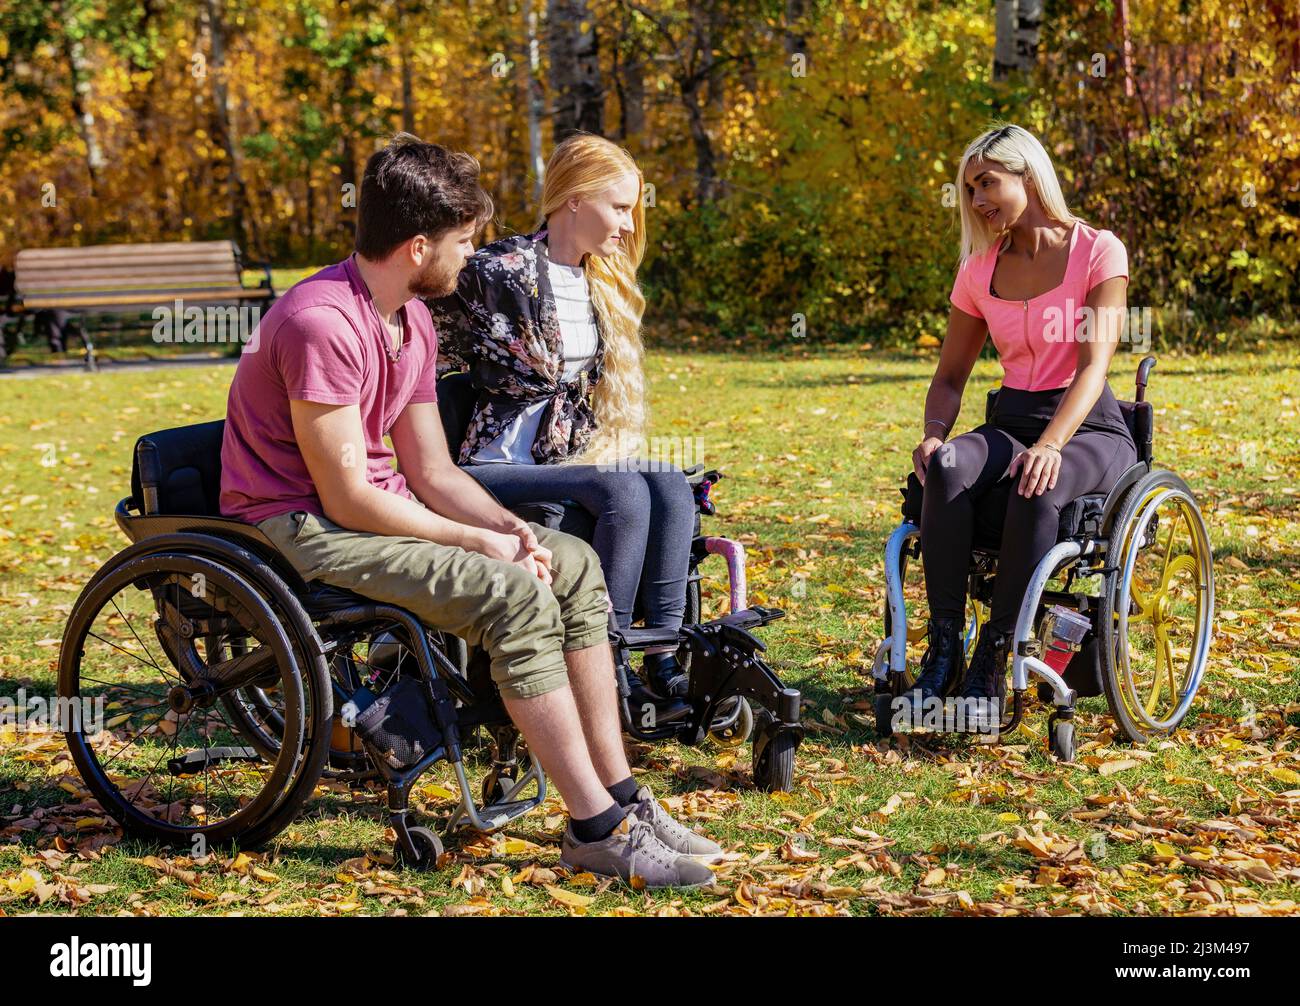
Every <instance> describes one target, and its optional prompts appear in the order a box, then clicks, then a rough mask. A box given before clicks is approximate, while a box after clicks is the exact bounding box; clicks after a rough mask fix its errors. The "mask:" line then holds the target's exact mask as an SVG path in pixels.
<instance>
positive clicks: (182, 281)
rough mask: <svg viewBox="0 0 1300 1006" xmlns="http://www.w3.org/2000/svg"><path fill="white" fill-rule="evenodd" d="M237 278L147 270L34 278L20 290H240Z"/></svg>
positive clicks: (194, 271)
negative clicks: (131, 272)
mask: <svg viewBox="0 0 1300 1006" xmlns="http://www.w3.org/2000/svg"><path fill="white" fill-rule="evenodd" d="M239 285H240V282H239V275H238V274H237V273H235V272H233V271H230V270H227V271H225V272H213V271H212V270H210V269H206V270H199V269H183V270H182V269H175V270H170V271H162V272H157V271H153V270H150V271H149V272H148V273H137V274H136V275H134V276H123V275H120V274H114V273H105V272H103V271H96V272H94V273H78V274H75V275H71V276H69V275H66V274H60V275H55V274H47V275H41V276H37V277H31V276H24V277H23V282H22V284H21V286H20V287H19V289H21V290H22V291H23V293H35V292H37V291H42V292H47V293H48V292H50V291H54V290H69V291H72V290H81V291H85V290H112V289H114V288H116V287H123V286H128V287H137V288H138V287H141V286H154V287H169V286H177V287H185V286H239Z"/></svg>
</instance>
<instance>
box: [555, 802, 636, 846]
mask: <svg viewBox="0 0 1300 1006" xmlns="http://www.w3.org/2000/svg"><path fill="white" fill-rule="evenodd" d="M625 817H627V808H626V807H620V806H619V805H618V804H614V806H612V807H610V808H609V810H602V811H601V812H600V813H599V814H597V815H596V816H595V817H584V818H582V819H581V820H579V819H578V818H576V817H575V818H572V819H571V820H570V821H569V827H571V828H572V829H573V837H574V838H576V839H577V840H578V841H579V842H584V843H585V842H599V841H600V840H601V839H602V838H608V837H609V836H610V834H611V833H612V832H613V831H614V829H615V828H617V827H618V826H619V825H620V824H621V823H622V821H623V818H625Z"/></svg>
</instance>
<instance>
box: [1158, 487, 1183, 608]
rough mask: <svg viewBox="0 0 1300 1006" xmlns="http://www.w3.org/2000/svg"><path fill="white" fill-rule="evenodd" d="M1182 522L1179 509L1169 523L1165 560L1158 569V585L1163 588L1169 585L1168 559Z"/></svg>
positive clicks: (1180, 508)
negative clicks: (1175, 535)
mask: <svg viewBox="0 0 1300 1006" xmlns="http://www.w3.org/2000/svg"><path fill="white" fill-rule="evenodd" d="M1182 522H1183V508H1182V507H1179V508H1178V510H1177V512H1176V515H1175V517H1174V519H1173V520H1172V521H1170V522H1169V540H1168V541H1166V542H1165V558H1164V562H1163V563H1162V564H1161V567H1160V585H1161V587H1162V588H1163V587H1164V586H1165V585H1167V584H1168V583H1169V557H1170V556H1171V555H1172V554H1173V551H1174V532H1176V531H1177V530H1178V525H1179V524H1181V523H1182Z"/></svg>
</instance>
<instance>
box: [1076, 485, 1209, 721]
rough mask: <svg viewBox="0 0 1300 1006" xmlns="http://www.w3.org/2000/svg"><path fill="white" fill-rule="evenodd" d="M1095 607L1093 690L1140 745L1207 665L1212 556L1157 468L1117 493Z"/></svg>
mask: <svg viewBox="0 0 1300 1006" xmlns="http://www.w3.org/2000/svg"><path fill="white" fill-rule="evenodd" d="M1106 564H1107V565H1108V566H1111V567H1114V569H1115V572H1113V573H1111V574H1109V575H1108V576H1107V582H1106V585H1105V589H1103V590H1102V595H1101V599H1100V603H1099V605H1098V609H1097V624H1098V626H1099V628H1100V632H1101V634H1102V641H1101V648H1100V656H1101V679H1102V680H1101V683H1102V686H1103V689H1104V690H1105V693H1106V701H1107V703H1108V704H1109V705H1110V710H1111V714H1112V715H1113V716H1114V717H1115V722H1116V724H1117V725H1118V726H1119V728H1120V730H1121V731H1122V732H1123V734H1124V735H1125V736H1126V737H1127V738H1128V739H1129V740H1130V741H1132V742H1134V743H1137V744H1143V743H1145V742H1146V741H1147V740H1149V739H1150V738H1152V737H1159V736H1163V735H1166V734H1169V733H1172V732H1173V731H1174V730H1175V729H1177V727H1178V725H1179V723H1181V722H1182V720H1183V719H1184V717H1186V715H1187V713H1188V712H1189V711H1190V709H1191V705H1192V702H1193V700H1194V699H1195V697H1196V692H1197V690H1198V688H1199V687H1200V683H1201V679H1202V677H1203V676H1204V673H1205V667H1206V664H1207V662H1208V659H1209V648H1210V641H1211V635H1212V630H1213V619H1214V556H1213V553H1212V550H1211V547H1210V541H1209V535H1208V533H1207V532H1206V528H1205V522H1204V520H1203V519H1202V518H1201V513H1200V510H1199V509H1198V508H1197V506H1196V501H1195V500H1194V499H1193V497H1192V493H1191V490H1190V489H1189V488H1188V487H1187V484H1186V483H1185V482H1184V481H1183V480H1182V479H1180V478H1179V477H1178V476H1177V475H1175V474H1174V473H1173V472H1171V471H1166V470H1164V469H1156V470H1154V471H1152V472H1150V473H1148V474H1147V475H1146V476H1144V477H1143V478H1142V479H1141V480H1140V481H1139V482H1138V483H1137V484H1136V485H1135V486H1133V488H1132V489H1130V490H1129V491H1128V493H1126V494H1125V496H1124V499H1123V501H1122V502H1121V503H1120V506H1119V509H1118V510H1117V512H1116V516H1115V519H1114V521H1113V522H1112V524H1111V530H1110V537H1109V539H1108V544H1107V550H1106Z"/></svg>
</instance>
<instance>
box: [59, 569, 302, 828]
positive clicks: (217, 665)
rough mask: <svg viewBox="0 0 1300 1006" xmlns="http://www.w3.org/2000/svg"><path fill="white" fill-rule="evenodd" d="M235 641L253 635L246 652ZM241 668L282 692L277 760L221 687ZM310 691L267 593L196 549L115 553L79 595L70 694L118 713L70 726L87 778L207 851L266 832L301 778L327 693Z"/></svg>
mask: <svg viewBox="0 0 1300 1006" xmlns="http://www.w3.org/2000/svg"><path fill="white" fill-rule="evenodd" d="M119 558H120V557H119ZM231 640H245V641H250V645H248V646H247V648H246V649H244V650H243V651H242V652H240V653H236V654H234V657H235V658H236V659H234V660H232V659H231V656H232V654H231V650H230V647H229V645H228V643H229V641H231ZM252 643H255V644H256V645H252ZM214 669H215V671H218V672H222V673H224V674H226V675H229V676H228V677H224V678H223V677H218V676H217V673H214ZM236 680H239V684H240V685H243V684H255V685H256V686H258V687H261V688H265V689H271V690H274V691H275V692H276V693H277V694H278V696H279V713H280V716H281V719H282V722H281V726H280V729H281V736H282V738H283V740H282V743H281V744H280V746H279V747H278V748H277V749H276V751H275V757H274V758H273V759H270V760H265V761H264V759H263V757H262V755H261V753H260V752H259V751H257V749H256V748H255V747H252V746H250V744H248V743H246V737H245V736H244V734H243V733H242V732H241V730H240V729H239V727H238V726H237V725H236V724H235V723H233V722H232V721H231V719H230V717H229V716H228V715H227V713H226V710H225V706H224V704H223V703H222V702H221V699H222V698H224V697H225V696H226V695H228V694H229V693H230V692H231V691H233V690H234V687H233V685H232V682H234V681H236ZM316 684H319V682H316ZM307 692H308V683H307V682H306V681H305V680H304V674H303V671H302V668H301V666H300V664H299V661H298V659H297V657H296V656H295V647H294V645H293V643H292V641H291V640H290V638H289V636H288V634H287V633H286V631H285V628H284V626H283V625H282V624H281V623H280V620H279V619H278V618H277V617H276V614H275V612H274V611H273V609H272V608H271V606H270V605H269V604H268V603H267V602H266V600H265V599H264V598H263V597H262V596H261V594H260V592H259V591H258V590H256V589H255V588H254V586H253V585H252V584H250V583H249V581H248V580H247V579H246V578H245V577H244V576H242V575H241V574H240V573H237V572H235V571H234V570H233V569H231V568H229V567H227V566H224V565H222V564H220V563H218V562H215V561H213V560H211V559H208V558H204V557H201V556H196V555H187V554H181V553H171V552H160V553H144V554H137V555H134V556H132V557H130V558H128V559H126V560H125V561H121V562H119V561H117V560H112V561H110V563H109V565H108V566H107V567H106V568H105V569H104V570H101V572H100V574H99V575H97V576H96V577H95V579H94V580H92V582H91V584H90V585H88V586H87V588H86V589H85V590H84V591H83V592H82V594H81V596H80V597H79V598H78V600H77V603H76V605H75V606H74V608H73V611H72V614H71V616H70V618H69V619H68V624H67V626H66V628H65V630H64V635H63V645H62V649H61V651H60V654H59V698H60V700H61V701H63V702H66V703H71V704H73V705H79V706H81V707H82V708H85V704H86V703H87V702H91V703H94V702H95V701H96V700H98V701H99V702H101V703H102V706H101V707H102V709H103V711H104V713H105V714H106V715H105V717H104V722H103V723H102V729H100V726H101V724H100V723H98V722H96V721H95V720H96V718H94V717H92V718H91V722H90V723H87V722H86V718H85V717H81V718H80V719H79V722H74V723H69V724H67V726H68V727H69V728H70V729H67V730H65V732H64V737H65V739H66V741H67V744H68V748H69V751H70V753H71V755H72V759H73V762H74V763H75V764H76V766H77V768H78V770H79V771H80V773H81V776H82V779H83V780H84V781H85V783H86V786H87V787H88V788H89V789H90V791H91V792H92V793H93V794H94V796H95V798H96V799H97V800H98V801H99V802H100V804H101V805H102V806H103V808H104V810H105V812H106V813H108V814H109V815H110V816H111V817H112V818H113V819H114V820H116V821H117V822H118V823H119V824H120V825H121V826H122V828H123V830H124V831H126V832H128V833H130V834H132V835H135V836H138V837H142V838H148V839H151V840H155V841H162V842H167V843H171V844H180V843H186V844H189V845H190V846H191V848H192V849H194V850H195V851H198V852H200V854H201V851H202V850H203V849H204V847H205V846H206V845H207V844H208V843H213V844H221V843H225V842H227V841H231V840H238V841H240V842H242V843H244V844H248V845H251V844H256V842H257V841H258V840H261V839H262V838H264V836H265V832H264V831H262V830H261V829H260V827H259V826H261V825H263V824H264V822H266V821H268V820H269V819H270V818H271V817H272V816H274V815H275V813H276V811H277V810H279V809H281V808H283V807H284V805H285V800H286V797H287V796H288V795H289V793H290V791H291V790H292V787H293V784H294V783H295V782H297V781H298V780H299V779H300V778H301V777H300V775H299V773H298V772H297V770H298V768H299V766H300V763H301V761H302V754H303V749H304V746H305V744H306V742H307V740H308V738H309V736H310V734H309V730H308V724H309V716H310V715H311V710H312V706H313V700H315V701H317V702H319V699H318V697H317V696H315V695H311V696H309V695H308V693H307ZM325 702H326V704H327V705H328V698H326V699H325ZM312 784H313V785H314V780H312ZM308 792H310V789H308ZM295 810H296V808H295Z"/></svg>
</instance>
